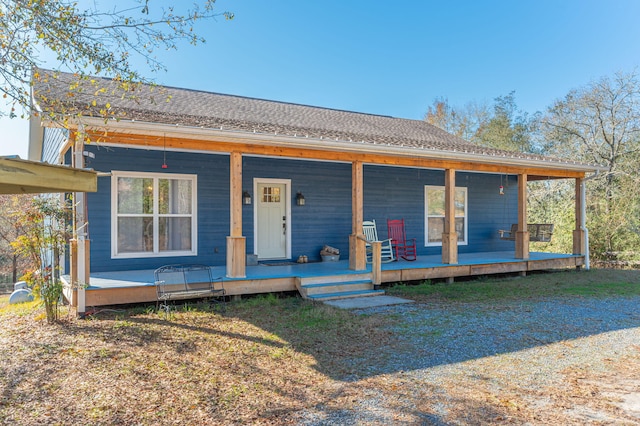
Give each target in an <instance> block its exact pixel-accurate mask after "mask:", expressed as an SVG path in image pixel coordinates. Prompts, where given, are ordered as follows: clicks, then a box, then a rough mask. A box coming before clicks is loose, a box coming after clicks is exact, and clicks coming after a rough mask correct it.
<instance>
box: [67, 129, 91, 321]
mask: <svg viewBox="0 0 640 426" xmlns="http://www.w3.org/2000/svg"><path fill="white" fill-rule="evenodd" d="M70 142H71V144H72V147H73V158H72V160H71V161H72V165H73V167H75V168H78V169H82V168H84V155H83V151H84V128H83V127H82V126H80V127H79V128H78V131H77V134H74V133H73V132H71V136H70ZM86 214H87V194H86V193H84V192H75V193H74V194H73V224H72V226H73V242H72V243H71V247H72V248H71V255H70V259H69V261H70V263H71V265H70V266H71V286H72V288H75V289H76V299H77V300H76V314H77V315H78V316H79V317H80V318H84V316H85V311H86V306H85V287H86V286H87V285H88V284H89V276H90V268H89V265H90V259H91V258H90V251H89V233H88V229H87V225H88V224H87V217H86Z"/></svg>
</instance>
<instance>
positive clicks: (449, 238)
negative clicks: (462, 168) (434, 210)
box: [442, 169, 458, 265]
mask: <svg viewBox="0 0 640 426" xmlns="http://www.w3.org/2000/svg"><path fill="white" fill-rule="evenodd" d="M455 195H456V171H455V170H454V169H447V170H445V171H444V232H443V233H442V263H445V264H452V265H455V264H457V263H458V234H457V232H456V209H455Z"/></svg>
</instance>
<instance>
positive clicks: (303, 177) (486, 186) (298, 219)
mask: <svg viewBox="0 0 640 426" xmlns="http://www.w3.org/2000/svg"><path fill="white" fill-rule="evenodd" d="M86 149H87V150H89V151H93V152H94V153H95V159H90V164H87V166H88V167H92V168H94V169H95V170H98V171H102V172H107V171H112V170H119V171H141V172H154V173H184V174H197V175H198V255H197V256H184V257H173V258H172V257H159V258H133V259H111V178H109V177H101V178H99V179H98V192H97V193H94V194H89V195H88V206H89V226H90V230H89V231H90V238H91V240H92V243H91V269H92V270H93V271H96V272H100V271H106V270H128V269H152V268H156V267H158V266H160V265H163V264H168V263H191V262H198V263H205V264H210V265H224V264H225V261H226V253H225V252H226V237H227V235H229V226H230V225H229V157H228V155H221V154H202V153H177V152H167V154H166V156H167V164H168V165H169V168H168V169H162V168H161V165H162V162H163V153H162V151H147V150H141V149H127V148H112V147H105V146H100V145H99V144H98V145H89V146H87V148H86ZM254 178H264V179H268V178H272V179H290V180H291V200H290V203H291V223H290V226H291V227H292V228H291V230H292V240H293V241H292V248H291V253H292V258H293V259H295V258H297V256H299V255H301V254H306V255H307V256H309V259H310V260H319V258H320V256H319V252H320V249H321V248H322V246H323V245H324V244H328V245H331V246H334V247H337V248H338V249H340V251H341V253H342V254H343V256H342V257H343V258H347V257H348V253H349V239H348V237H349V234H350V233H351V164H344V163H323V162H316V161H304V160H292V159H272V158H262V157H244V158H243V189H245V190H248V191H249V192H250V193H251V196H252V198H253V200H254V202H253V203H252V204H251V205H246V206H243V234H244V235H245V236H246V238H247V241H246V243H247V252H249V253H251V252H252V251H253V245H254V235H253V209H254V203H255V197H256V194H253V179H254ZM364 181H365V188H364V218H365V219H366V220H368V219H376V221H377V222H378V231H379V234H380V237H381V238H383V237H385V236H386V233H387V231H386V220H387V219H388V218H404V219H405V221H406V226H407V234H408V236H409V237H415V238H416V239H417V241H418V255H426V254H438V253H440V251H441V250H440V247H424V233H425V230H424V186H425V185H444V172H443V171H442V170H424V169H409V168H406V169H405V168H400V167H382V166H372V165H367V166H365V167H364ZM456 185H457V186H462V187H467V188H468V204H469V206H468V215H469V220H468V224H469V230H468V240H469V244H468V245H466V246H460V247H459V251H460V252H461V253H468V252H479V251H497V250H509V249H513V242H509V241H501V240H500V239H499V238H498V233H497V230H498V229H505V228H506V229H508V227H509V226H510V224H511V223H512V222H515V221H516V218H517V185H516V181H515V177H511V178H510V180H509V181H508V183H506V182H505V179H504V178H503V185H504V186H505V193H506V195H504V196H500V195H499V194H498V187H499V186H500V176H499V175H490V174H474V173H457V175H456ZM298 191H300V192H302V193H303V194H304V196H305V199H306V205H305V206H297V205H296V204H295V196H296V193H297V192H298Z"/></svg>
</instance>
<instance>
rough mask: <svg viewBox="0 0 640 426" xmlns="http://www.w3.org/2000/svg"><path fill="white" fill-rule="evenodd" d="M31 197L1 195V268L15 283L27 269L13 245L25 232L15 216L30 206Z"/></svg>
mask: <svg viewBox="0 0 640 426" xmlns="http://www.w3.org/2000/svg"><path fill="white" fill-rule="evenodd" d="M31 199H32V197H31V196H29V195H0V270H1V271H2V273H3V274H5V273H7V272H9V273H10V275H11V277H12V282H14V283H15V282H16V281H18V277H19V275H21V272H23V271H24V270H25V269H26V265H25V262H24V260H23V259H22V258H21V257H20V256H18V254H17V253H16V252H15V250H14V249H13V247H11V243H12V242H13V241H15V240H16V239H17V238H18V237H19V236H21V235H23V234H24V230H23V228H22V226H21V224H20V222H18V221H16V220H14V217H15V214H16V212H19V211H23V210H26V209H27V208H29V206H30V204H31Z"/></svg>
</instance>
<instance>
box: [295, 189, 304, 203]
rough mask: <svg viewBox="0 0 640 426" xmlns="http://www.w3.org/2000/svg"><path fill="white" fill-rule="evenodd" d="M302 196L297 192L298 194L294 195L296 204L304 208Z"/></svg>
mask: <svg viewBox="0 0 640 426" xmlns="http://www.w3.org/2000/svg"><path fill="white" fill-rule="evenodd" d="M304 202H305V201H304V195H302V192H300V191H298V193H297V194H296V204H297V205H299V206H304Z"/></svg>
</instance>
